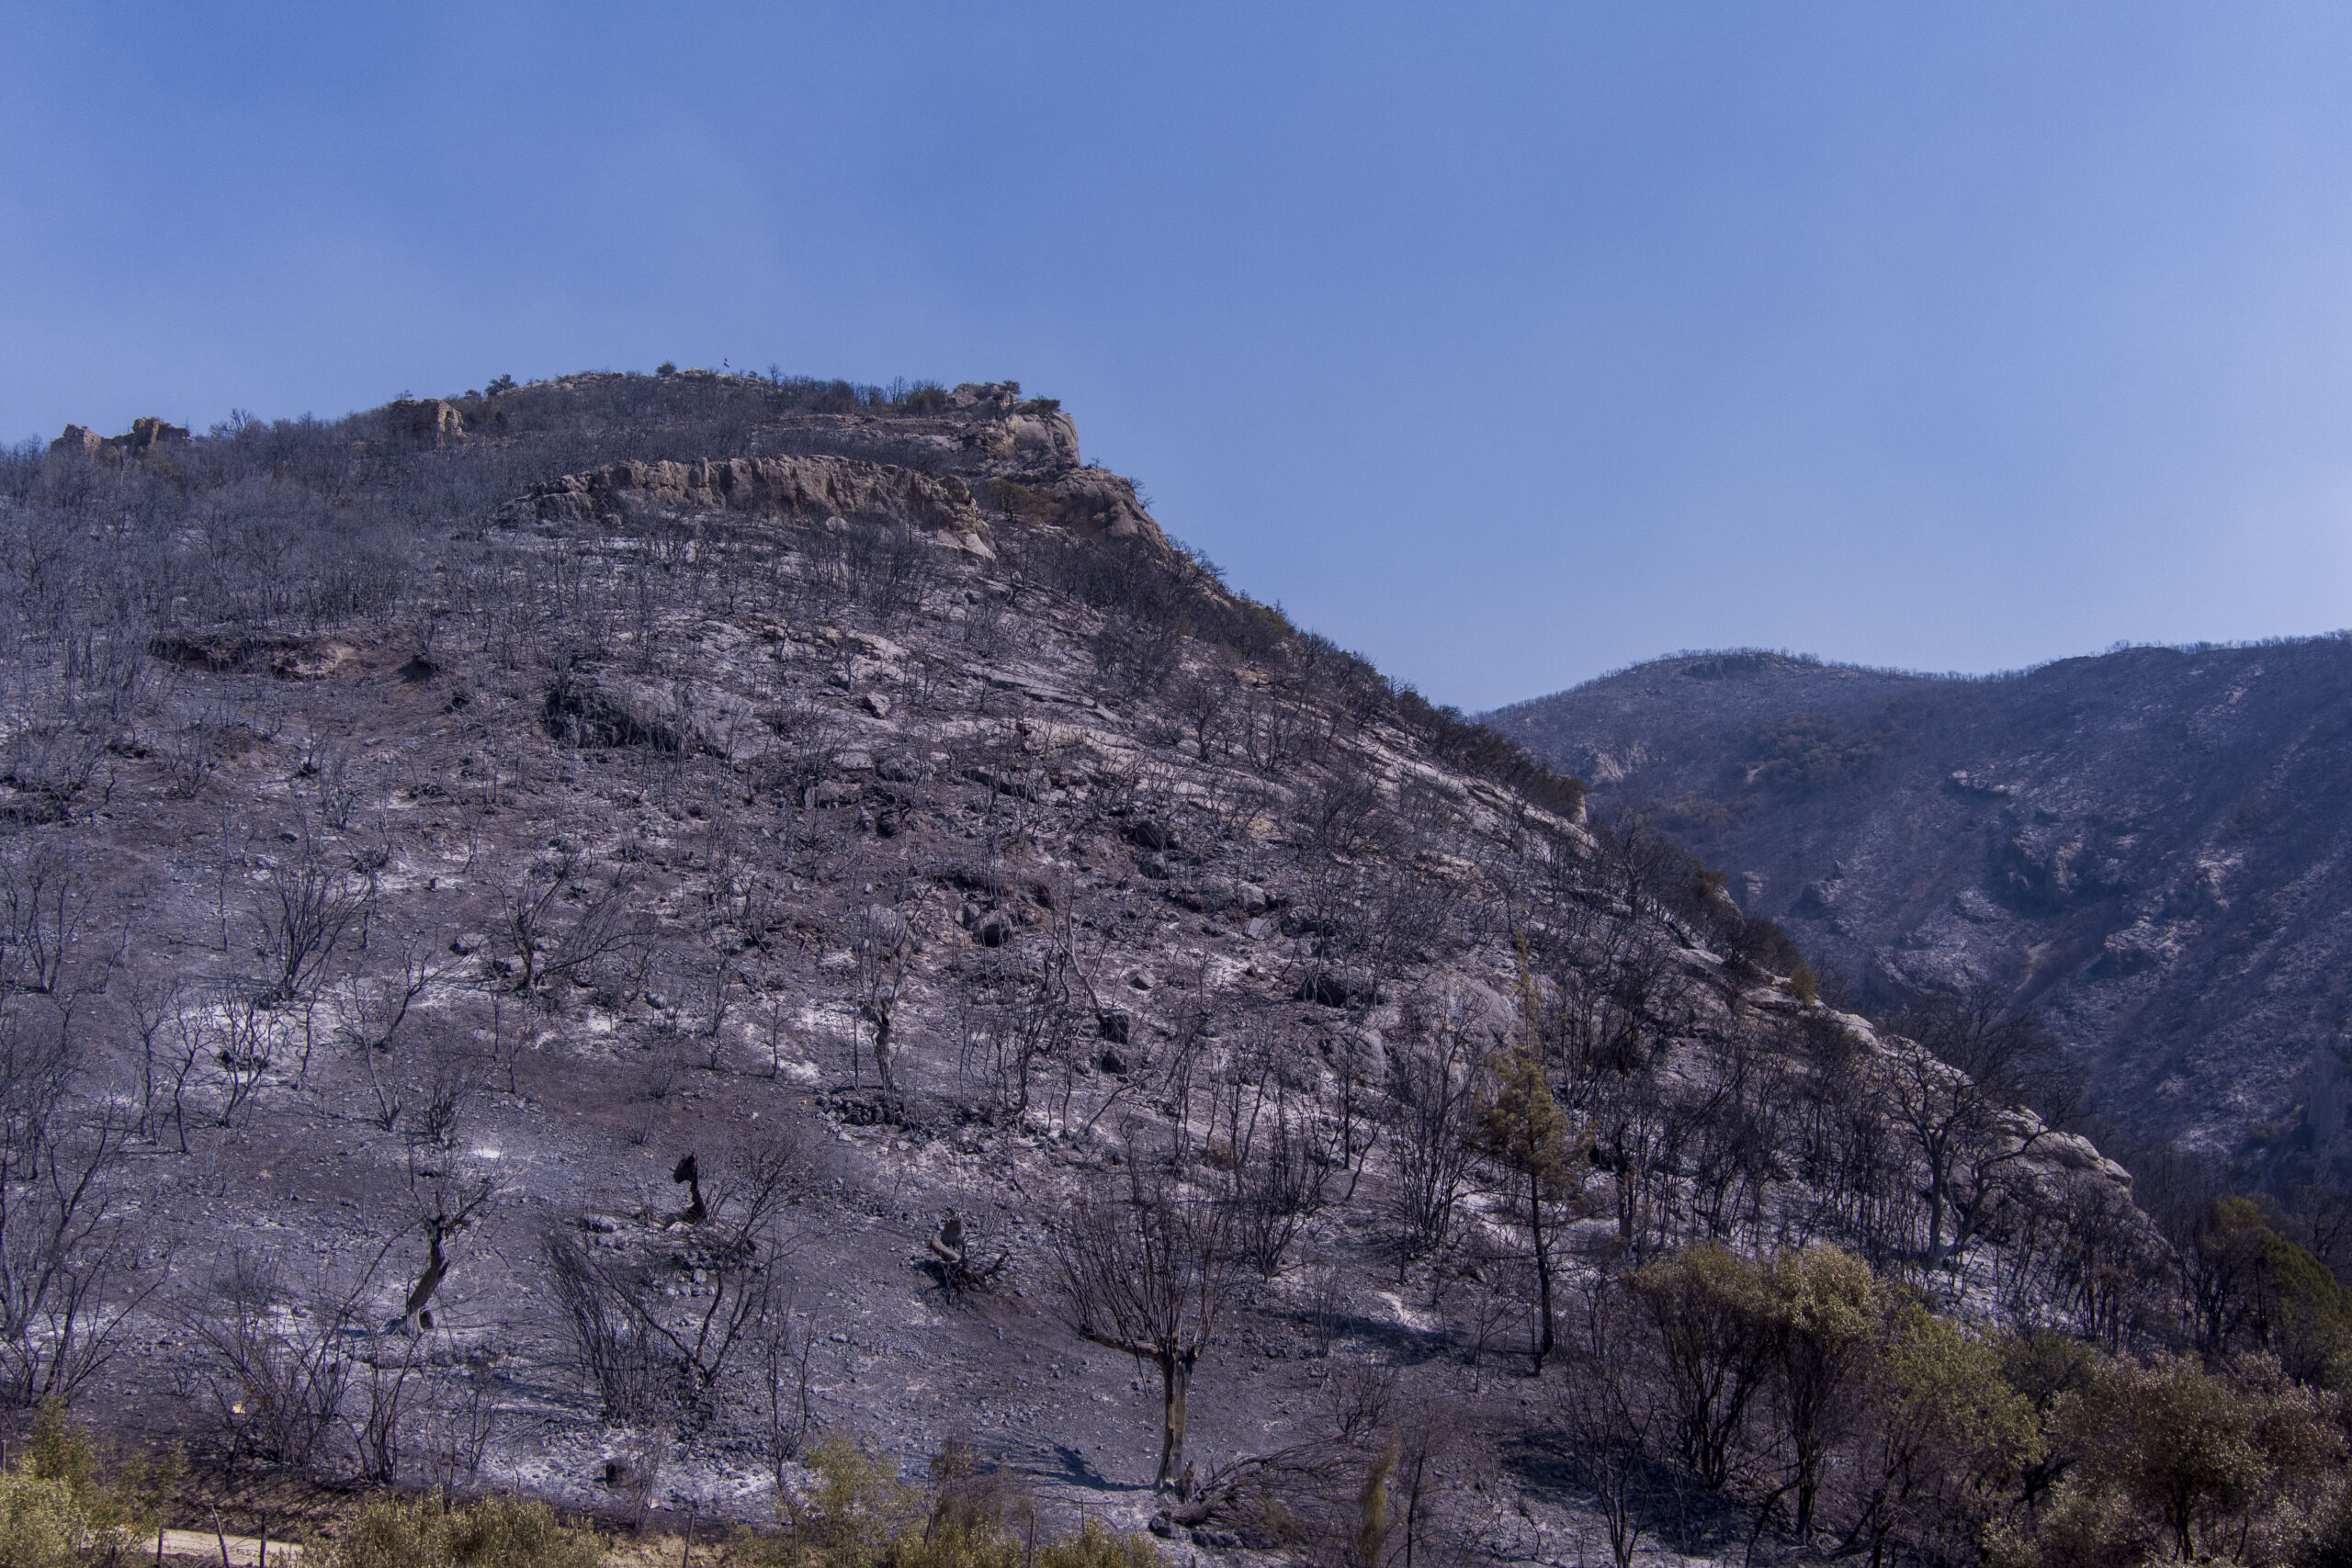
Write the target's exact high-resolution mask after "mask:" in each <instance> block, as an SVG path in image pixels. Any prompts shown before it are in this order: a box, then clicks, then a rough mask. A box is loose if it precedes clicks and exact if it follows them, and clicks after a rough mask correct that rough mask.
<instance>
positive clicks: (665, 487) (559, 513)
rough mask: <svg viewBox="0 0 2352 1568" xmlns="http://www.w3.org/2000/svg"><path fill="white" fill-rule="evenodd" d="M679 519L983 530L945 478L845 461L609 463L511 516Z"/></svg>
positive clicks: (956, 482)
mask: <svg viewBox="0 0 2352 1568" xmlns="http://www.w3.org/2000/svg"><path fill="white" fill-rule="evenodd" d="M622 506H641V507H647V508H651V509H653V510H656V511H665V512H673V513H681V514H685V513H709V512H744V513H752V514H753V515H755V516H764V517H786V518H792V519H795V520H802V521H805V520H809V519H812V518H813V519H816V520H819V521H821V520H823V519H824V518H826V517H843V518H865V519H871V520H874V521H877V522H893V523H909V524H912V525H917V526H920V527H924V528H931V529H936V530H940V531H943V532H946V533H950V534H955V535H962V534H967V533H975V532H977V531H978V530H979V529H980V528H981V527H982V526H983V525H982V523H981V521H980V513H979V508H978V505H977V504H975V502H973V499H972V491H971V488H970V487H969V486H968V485H967V484H965V482H964V481H963V480H962V479H957V478H956V477H954V476H953V475H950V476H947V477H945V478H941V479H933V478H932V477H930V476H929V475H925V474H919V473H916V472H914V471H913V470H912V469H909V468H898V467H896V466H892V465H886V464H881V463H866V462H860V461H858V460H856V459H854V458H843V457H734V458H722V459H718V460H716V461H713V460H708V459H706V460H704V461H701V462H694V463H637V462H628V463H613V464H608V465H607V466H605V467H604V468H595V469H592V470H590V471H589V472H587V473H584V474H566V475H563V476H562V477H561V478H560V479H549V480H548V481H547V482H546V483H544V484H540V485H536V486H534V487H532V490H531V491H530V493H529V494H528V495H527V496H526V497H524V498H523V500H522V501H520V502H517V503H516V505H515V507H514V508H512V509H510V515H528V516H530V517H533V518H535V519H537V520H539V521H543V522H555V521H564V522H584V521H587V520H589V519H591V518H594V517H597V516H600V515H603V514H605V513H609V512H610V511H612V510H613V509H614V508H616V507H622Z"/></svg>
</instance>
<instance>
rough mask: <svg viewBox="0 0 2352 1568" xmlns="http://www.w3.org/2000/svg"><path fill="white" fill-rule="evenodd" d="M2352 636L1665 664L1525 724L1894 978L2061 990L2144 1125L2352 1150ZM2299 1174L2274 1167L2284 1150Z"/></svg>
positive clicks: (1859, 970) (2064, 1012) (2204, 1136)
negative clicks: (2007, 671)
mask: <svg viewBox="0 0 2352 1568" xmlns="http://www.w3.org/2000/svg"><path fill="white" fill-rule="evenodd" d="M2347 694H2352V642H2347V641H2346V640H2344V639H2342V638H2322V639H2315V640H2308V641H2296V642H2282V643H2276V644H2269V645H2265V646H2262V647H2257V648H2199V649H2162V648H2145V649H2131V650H2128V651H2123V652H2116V653H2110V654H2107V655H2104V656H2101V657H2098V658H2089V659H2070V660H2062V661H2060V662H2058V663H2055V664H2052V665H2048V666H2045V667H2043V668H2041V669H2038V670H2034V671H2029V672H2027V673H2024V674H2020V675H2015V676H2006V677H2001V678H1998V679H1993V680H1964V679H1951V678H1934V677H1927V676H1919V675H1909V674H1900V673H1894V672H1889V671H1869V670H1856V669H1851V668H1846V667H1840V666H1837V665H1826V664H1820V663H1816V662H1813V661H1809V660H1797V659H1790V658H1787V657H1784V656H1781V655H1775V654H1765V653H1732V654H1708V655H1699V656H1693V657H1689V658H1679V659H1671V660H1660V661H1658V662H1656V663H1652V664H1645V665H1642V666H1640V667H1638V668H1636V669H1634V670H1630V671H1625V672H1623V673H1622V674H1618V675H1613V676H1610V677H1608V678H1606V679H1603V680H1600V681H1596V682H1592V683H1591V684H1589V685H1587V686H1582V687H1578V688H1577V689H1576V690H1574V691H1571V692H1566V693H1562V694H1559V695H1557V696H1553V697H1546V698H1543V699H1540V700H1538V701H1535V702H1532V703H1525V704H1521V705H1517V706H1515V707H1510V708H1506V709H1504V710H1502V711H1501V712H1499V713H1498V714H1496V715H1494V716H1493V723H1494V724H1495V726H1496V728H1498V729H1501V730H1502V731H1503V732H1505V733H1506V734H1508V735H1510V736H1511V737H1512V738H1513V739H1518V740H1520V741H1521V742H1522V743H1524V744H1525V745H1527V746H1528V747H1529V748H1530V749H1532V750H1534V751H1535V752H1536V753H1537V754H1538V755H1540V756H1542V757H1544V758H1545V759H1546V760H1547V761H1551V762H1553V763H1554V764H1555V766H1560V767H1564V768H1572V769H1575V770H1577V771H1578V772H1580V773H1583V774H1585V775H1586V776H1587V777H1589V779H1590V780H1591V782H1592V785H1593V788H1594V790H1595V792H1596V796H1597V798H1599V799H1600V800H1603V801H1606V802H1607V803H1609V804H1610V805H1611V806H1612V807H1633V808H1637V809H1640V810H1642V811H1645V812H1648V813H1650V814H1651V815H1652V816H1653V817H1654V818H1656V819H1657V821H1658V822H1659V823H1660V824H1661V826H1662V827H1664V828H1665V829H1667V830H1668V831H1670V832H1672V833H1673V834H1675V835H1676V836H1677V837H1678V838H1679V839H1680V840H1682V841H1684V842H1685V843H1687V844H1689V845H1690V846H1691V849H1692V850H1693V851H1694V852H1697V853H1698V854H1700V855H1701V856H1702V858H1703V859H1705V860H1706V861H1707V862H1708V863H1711V864H1713V865H1716V866H1719V867H1722V868H1724V870H1726V871H1727V872H1729V873H1730V874H1731V878H1732V881H1731V885H1732V886H1733V887H1734V889H1735V890H1736V891H1737V892H1738V893H1739V895H1740V898H1741V903H1742V906H1743V907H1744V908H1747V909H1748V910H1749V911H1750V912H1753V913H1758V914H1765V915H1770V916H1771V917H1772V918H1775V919H1780V920H1781V921H1783V922H1785V923H1786V924H1787V926H1788V927H1789V929H1790V930H1791V931H1792V933H1794V934H1795V935H1797V936H1798V937H1799V939H1800V940H1801V941H1802V942H1803V943H1804V946H1805V947H1806V949H1807V950H1808V951H1809V952H1814V953H1819V954H1821V955H1823V956H1824V957H1826V958H1827V959H1829V960H1830V961H1831V962H1833V963H1835V964H1838V965H1839V966H1841V967H1842V968H1844V969H1845V970H1846V971H1847V972H1848V973H1849V974H1851V975H1854V976H1859V977H1862V978H1863V979H1864V981H1865V984H1866V987H1867V988H1869V989H1871V990H1875V991H1876V992H1877V993H1878V994H1880V995H1881V996H1882V997H1884V996H1888V995H1897V996H1899V995H1903V994H1907V993H1910V992H1913V991H1916V990H1919V989H1923V988H1924V989H1938V988H1946V987H1953V986H1956V985H1959V984H1962V983H1963V982H1966V981H1969V980H1972V979H1984V980H1991V981H1994V982H1996V983H1997V984H1999V985H2000V986H2002V987H2006V988H2007V989H2008V990H2009V991H2010V992H2012V993H2013V994H2014V995H2016V996H2017V997H2018V998H2024V999H2028V1000H2030V1001H2033V1002H2036V1003H2038V1004H2039V1005H2040V1006H2041V1008H2042V1009H2043V1010H2045V1011H2046V1012H2047V1014H2048V1015H2049V1017H2050V1018H2051V1020H2052V1021H2053V1022H2054V1023H2055V1025H2056V1026H2057V1027H2058V1028H2059V1029H2060V1030H2061V1031H2062V1032H2064V1035H2065V1036H2066V1038H2067V1039H2068V1040H2069V1041H2070V1042H2071V1043H2073V1045H2074V1046H2075V1049H2076V1050H2077V1051H2079V1052H2080V1053H2081V1055H2082V1056H2083V1058H2084V1059H2085V1060H2086V1062H2087V1063H2088V1064H2089V1065H2090V1066H2091V1067H2092V1069H2093V1077H2092V1082H2093V1085H2094V1088H2095V1090H2096V1092H2097V1094H2098V1098H2099V1100H2100V1102H2101V1105H2102V1108H2103V1109H2104V1110H2106V1111H2108V1112H2109V1113H2110V1114H2111V1115H2113V1116H2115V1117H2116V1118H2117V1119H2119V1120H2120V1121H2122V1122H2126V1123H2128V1124H2130V1125H2131V1126H2133V1127H2135V1128H2136V1129H2138V1130H2140V1131H2141V1132H2143V1133H2146V1134H2159V1135H2165V1136H2176V1137H2181V1138H2185V1139H2188V1140H2189V1141H2191V1142H2194V1143H2198V1144H2201V1145H2207V1146H2209V1147H2219V1148H2225V1149H2232V1150H2236V1149H2241V1148H2250V1149H2251V1151H2252V1152H2254V1153H2256V1155H2257V1156H2261V1157H2264V1158H2267V1159H2269V1160H2272V1161H2274V1162H2291V1161H2292V1160H2293V1159H2295V1158H2296V1157H2298V1156H2320V1157H2322V1158H2324V1159H2327V1160H2331V1161H2332V1160H2335V1159H2337V1158H2340V1157H2341V1156H2342V1154H2343V1153H2344V1149H2343V1146H2342V1137H2343V1117H2342V1108H2343V1102H2344V1098H2345V1084H2344V1080H2343V1078H2342V1077H2341V1076H2340V1072H2339V1066H2340V1064H2339V1063H2338V1061H2337V1053H2338V1052H2339V1050H2340V1049H2341V1046H2342V1043H2343V1040H2344V1033H2345V1030H2346V1019H2347V1017H2348V1016H2352V1000H2348V999H2347V992H2346V979H2345V976H2346V959H2347V957H2352V706H2347V703H2346V698H2347ZM2275 1168H2276V1166H2275V1165H2274V1169H2275Z"/></svg>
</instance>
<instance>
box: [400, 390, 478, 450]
mask: <svg viewBox="0 0 2352 1568" xmlns="http://www.w3.org/2000/svg"><path fill="white" fill-rule="evenodd" d="M384 419H385V421H386V423H389V424H390V426H391V428H392V432H393V434H397V435H401V436H404V437H406V438H407V439H409V440H411V441H414V442H418V443H420V444H421V445H424V446H447V445H448V444H449V443H450V442H452V441H458V440H462V439H464V437H465V434H466V416H465V414H464V413H463V412H460V411H459V410H458V409H457V408H456V407H455V406H454V405H452V404H450V403H447V402H445V401H443V400H441V399H439V398H401V399H399V400H395V401H392V402H390V403H387V404H385V405H384Z"/></svg>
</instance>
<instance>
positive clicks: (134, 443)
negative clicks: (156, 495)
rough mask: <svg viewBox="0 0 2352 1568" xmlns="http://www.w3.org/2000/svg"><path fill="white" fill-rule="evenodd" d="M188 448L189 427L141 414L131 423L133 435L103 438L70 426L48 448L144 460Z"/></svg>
mask: <svg viewBox="0 0 2352 1568" xmlns="http://www.w3.org/2000/svg"><path fill="white" fill-rule="evenodd" d="M167 446H187V426H186V425H184V424H173V423H170V422H168V421H165V420H161V419H157V418H156V417H155V416H154V415H153V414H142V415H141V416H140V417H139V418H137V419H134V420H132V421H131V422H130V432H129V433H128V434H122V435H100V434H98V433H97V432H96V431H95V430H92V429H90V428H88V427H87V426H85V425H79V424H69V425H67V426H66V427H65V434H62V435H60V436H59V437H58V438H57V439H56V440H54V441H52V442H51V443H50V444H49V449H50V450H51V452H59V453H64V452H78V453H81V454H83V455H84V456H85V457H149V456H151V455H153V453H155V452H157V451H158V450H160V449H162V448H164V447H167Z"/></svg>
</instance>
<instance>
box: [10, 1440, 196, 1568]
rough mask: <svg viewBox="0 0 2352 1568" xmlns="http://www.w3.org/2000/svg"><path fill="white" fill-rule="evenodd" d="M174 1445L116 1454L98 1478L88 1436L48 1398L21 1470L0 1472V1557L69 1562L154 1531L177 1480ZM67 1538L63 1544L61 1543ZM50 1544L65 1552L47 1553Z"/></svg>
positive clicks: (178, 1458)
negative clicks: (0, 1495)
mask: <svg viewBox="0 0 2352 1568" xmlns="http://www.w3.org/2000/svg"><path fill="white" fill-rule="evenodd" d="M181 1465H182V1461H181V1456H180V1451H179V1450H178V1449H176V1448H172V1449H165V1450H162V1451H160V1452H157V1453H153V1454H149V1453H137V1452H134V1453H131V1454H128V1455H125V1456H122V1457H120V1458H119V1459H118V1460H117V1461H115V1462H114V1463H113V1464H112V1465H111V1466H110V1467H108V1468H109V1469H110V1470H111V1474H108V1475H106V1476H103V1477H102V1476H101V1474H100V1467H99V1464H98V1456H97V1450H96V1445H95V1444H93V1443H92V1442H91V1440H90V1434H89V1433H88V1432H87V1431H86V1430H85V1429H84V1428H83V1427H80V1426H79V1425H77V1424H76V1423H74V1421H73V1420H71V1419H70V1418H68V1416H66V1414H65V1405H64V1403H63V1402H62V1400H58V1399H54V1398H51V1399H49V1400H47V1401H44V1402H43V1403H42V1404H41V1406H40V1409H39V1410H38V1411H37V1412H35V1413H34V1416H33V1431H32V1441H31V1442H29V1443H28V1444H27V1445H26V1447H25V1450H24V1453H23V1454H22V1456H21V1457H20V1458H19V1459H18V1461H17V1467H16V1469H15V1470H14V1471H12V1472H9V1473H8V1474H6V1475H5V1476H0V1487H5V1488H6V1500H5V1502H0V1518H5V1523H0V1562H5V1563H6V1564H8V1568H17V1565H18V1564H40V1563H46V1562H78V1561H79V1559H78V1558H76V1557H74V1556H73V1555H72V1552H73V1551H75V1550H77V1549H81V1550H109V1551H115V1552H119V1551H120V1550H121V1549H122V1548H124V1547H126V1546H128V1545H129V1544H130V1542H131V1541H132V1540H138V1539H140V1538H142V1537H146V1536H152V1535H153V1534H154V1533H155V1528H156V1526H157V1525H158V1524H159V1523H161V1521H162V1517H163V1506H164V1498H165V1497H166V1496H168V1495H170V1493H171V1490H172V1487H173V1486H174V1484H175V1483H177V1482H178V1480H179V1475H180V1470H181ZM61 1541H62V1542H63V1543H65V1544H64V1545H63V1546H62V1547H58V1544H57V1543H59V1542H61ZM52 1548H56V1549H57V1550H62V1551H65V1552H66V1553H67V1555H65V1556H62V1557H56V1556H44V1555H42V1553H43V1552H44V1551H51V1549H52Z"/></svg>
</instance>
